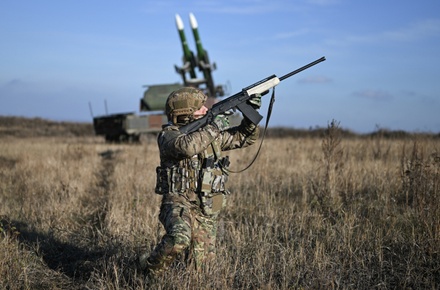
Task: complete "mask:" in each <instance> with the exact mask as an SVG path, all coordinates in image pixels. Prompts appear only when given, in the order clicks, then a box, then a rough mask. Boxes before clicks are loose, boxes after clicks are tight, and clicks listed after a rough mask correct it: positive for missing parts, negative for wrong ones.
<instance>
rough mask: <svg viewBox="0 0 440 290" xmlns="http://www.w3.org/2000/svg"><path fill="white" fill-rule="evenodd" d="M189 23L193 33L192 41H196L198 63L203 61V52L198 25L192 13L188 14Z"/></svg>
mask: <svg viewBox="0 0 440 290" xmlns="http://www.w3.org/2000/svg"><path fill="white" fill-rule="evenodd" d="M189 22H190V24H191V28H192V31H193V35H194V40H195V41H196V48H197V58H198V59H199V61H201V60H203V61H205V50H204V49H203V46H202V41H201V40H200V35H199V25H198V23H197V20H196V17H195V16H194V14H192V13H190V14H189Z"/></svg>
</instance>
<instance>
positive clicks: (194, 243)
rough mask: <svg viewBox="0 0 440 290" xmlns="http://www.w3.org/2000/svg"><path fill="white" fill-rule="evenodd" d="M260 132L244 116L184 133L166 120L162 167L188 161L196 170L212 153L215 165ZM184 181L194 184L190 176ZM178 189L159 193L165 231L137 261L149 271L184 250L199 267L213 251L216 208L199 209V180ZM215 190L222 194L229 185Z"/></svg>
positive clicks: (165, 264) (160, 141) (158, 268)
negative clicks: (230, 123) (224, 154)
mask: <svg viewBox="0 0 440 290" xmlns="http://www.w3.org/2000/svg"><path fill="white" fill-rule="evenodd" d="M258 134H259V129H258V127H257V126H256V125H254V124H252V123H251V122H250V121H248V120H247V119H246V118H245V119H243V121H242V123H241V124H240V125H239V126H237V127H233V128H230V129H227V130H226V131H221V132H220V131H219V130H218V129H217V127H216V126H213V125H207V126H205V127H203V128H201V129H200V130H198V131H196V132H192V133H190V134H182V133H181V132H180V131H179V130H178V127H177V126H174V125H165V126H164V128H163V130H162V132H161V134H160V135H159V136H158V145H159V151H160V160H161V165H160V167H161V168H162V169H163V170H165V169H167V168H168V169H169V168H176V167H177V168H179V167H186V170H189V171H190V170H195V171H199V170H201V168H202V164H204V163H206V160H205V159H207V158H208V157H209V158H211V157H213V158H214V166H217V165H215V164H216V163H218V162H219V160H221V151H227V150H232V149H237V148H243V147H247V146H249V145H252V144H254V143H255V141H256V140H257V138H258ZM209 148H213V149H212V150H208V149H209ZM213 151H214V152H213ZM209 152H211V153H209ZM211 155H212V156H211ZM188 176H191V174H189V175H188ZM185 182H186V183H188V184H193V183H194V184H197V183H195V182H193V181H185ZM200 182H201V181H200V180H198V183H199V184H200ZM163 188H174V186H164V187H163ZM179 189H182V190H183V189H184V191H182V192H181V191H177V192H172V191H171V189H170V192H165V193H163V199H162V205H161V210H160V215H159V220H160V221H161V223H162V225H163V226H164V228H165V230H166V234H165V235H164V236H163V237H162V240H161V242H160V243H159V244H158V245H157V246H156V247H155V249H154V250H153V252H152V253H151V255H150V256H149V257H148V258H147V259H144V261H141V264H144V265H145V267H146V268H147V270H148V271H150V272H152V273H160V272H163V271H164V270H166V269H167V267H168V266H169V265H170V264H171V263H172V262H173V261H174V260H175V259H176V257H177V256H179V255H182V254H185V253H186V252H188V257H189V258H190V260H191V261H193V262H194V264H195V266H196V268H201V267H203V265H204V263H206V261H207V260H211V259H214V257H215V241H216V234H217V217H218V212H214V213H213V214H209V215H208V214H206V212H204V211H203V210H202V208H203V206H202V204H201V203H202V199H201V194H202V193H201V192H200V190H201V189H200V186H198V187H193V188H191V186H189V188H187V187H179ZM216 194H221V195H222V196H224V197H226V194H227V191H226V190H225V191H222V192H220V193H216ZM224 204H225V199H223V206H224ZM141 259H142V257H141Z"/></svg>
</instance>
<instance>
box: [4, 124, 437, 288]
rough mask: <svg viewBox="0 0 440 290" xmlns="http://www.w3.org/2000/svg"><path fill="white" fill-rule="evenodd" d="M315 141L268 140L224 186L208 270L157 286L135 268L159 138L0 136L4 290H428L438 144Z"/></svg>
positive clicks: (145, 240)
mask: <svg viewBox="0 0 440 290" xmlns="http://www.w3.org/2000/svg"><path fill="white" fill-rule="evenodd" d="M325 131H326V132H323V133H324V135H323V137H321V138H310V137H301V138H292V137H289V138H282V139H280V138H270V139H267V140H266V141H265V143H264V145H263V149H262V152H261V155H260V156H259V158H258V159H257V161H256V163H255V164H254V165H253V166H252V167H251V168H250V169H249V170H247V171H245V172H243V173H240V174H233V175H231V177H230V183H229V187H230V190H231V191H232V192H233V194H232V195H231V197H230V199H229V201H228V208H227V209H226V210H225V211H224V212H223V214H222V219H221V223H220V228H219V236H218V259H217V260H216V261H215V263H214V264H213V265H210V266H209V267H207V268H206V269H205V270H204V272H203V273H195V272H193V271H190V269H186V268H185V267H184V266H183V265H182V264H179V263H176V265H174V266H173V267H172V268H171V269H170V270H169V272H168V273H167V275H166V276H164V277H159V278H158V279H157V280H155V281H150V280H149V279H146V278H144V277H143V276H142V275H141V274H140V273H137V271H136V268H135V266H134V263H133V260H134V259H135V257H136V256H137V254H138V253H139V252H142V251H150V250H151V248H152V247H153V246H154V245H155V244H156V242H157V241H158V239H159V238H160V236H161V235H162V233H163V232H162V228H161V227H160V225H159V224H158V220H157V215H158V207H159V203H160V197H159V196H156V195H155V194H154V192H153V190H154V182H155V167H156V166H157V164H158V152H157V148H156V144H155V140H151V139H150V140H146V141H145V140H144V142H143V144H142V145H135V146H134V145H109V144H105V143H104V142H103V140H101V139H100V138H96V137H93V136H85V137H80V136H72V135H71V136H70V137H57V136H54V137H46V138H39V137H29V138H22V137H21V136H20V138H18V137H13V136H11V135H9V136H8V137H3V138H2V139H1V142H0V216H1V218H0V220H1V227H0V245H1V249H2V251H0V288H1V289H390V288H391V289H396V288H397V289H438V288H439V287H440V257H439V253H440V208H439V207H440V141H439V139H438V138H437V139H436V138H428V137H423V138H422V137H417V138H415V137H414V138H402V139H386V138H384V137H383V136H381V135H378V136H375V137H374V138H360V137H359V138H357V137H350V138H344V137H342V136H341V134H340V130H339V129H338V124H337V123H336V122H332V123H331V124H330V125H329V127H328V128H327V130H325ZM255 151H256V148H250V149H248V150H240V151H235V152H232V153H231V159H232V169H240V168H242V167H244V166H245V165H247V162H249V161H250V160H251V157H252V154H254V153H255Z"/></svg>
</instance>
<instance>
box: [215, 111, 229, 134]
mask: <svg viewBox="0 0 440 290" xmlns="http://www.w3.org/2000/svg"><path fill="white" fill-rule="evenodd" d="M212 124H213V125H214V126H216V127H217V129H218V130H219V131H224V130H226V129H228V128H229V118H228V116H226V115H223V114H219V115H217V116H216V117H215V118H214V120H213V121H212Z"/></svg>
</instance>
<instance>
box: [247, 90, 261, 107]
mask: <svg viewBox="0 0 440 290" xmlns="http://www.w3.org/2000/svg"><path fill="white" fill-rule="evenodd" d="M262 95H264V93H263V94H253V95H252V96H251V98H250V99H249V100H248V102H249V104H251V106H252V107H254V109H256V110H258V109H260V108H261V96H262Z"/></svg>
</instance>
